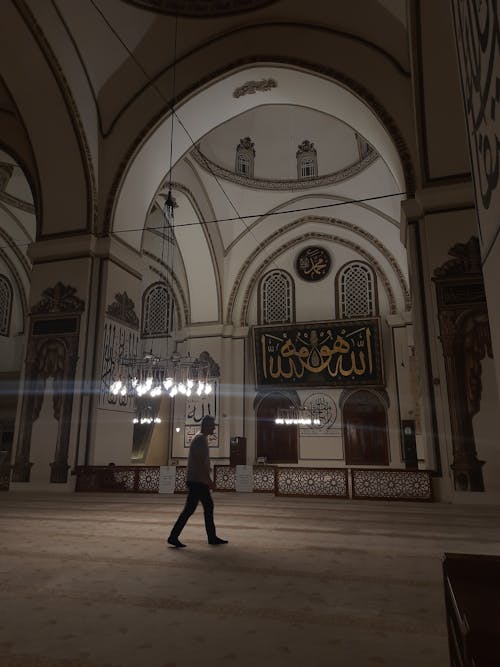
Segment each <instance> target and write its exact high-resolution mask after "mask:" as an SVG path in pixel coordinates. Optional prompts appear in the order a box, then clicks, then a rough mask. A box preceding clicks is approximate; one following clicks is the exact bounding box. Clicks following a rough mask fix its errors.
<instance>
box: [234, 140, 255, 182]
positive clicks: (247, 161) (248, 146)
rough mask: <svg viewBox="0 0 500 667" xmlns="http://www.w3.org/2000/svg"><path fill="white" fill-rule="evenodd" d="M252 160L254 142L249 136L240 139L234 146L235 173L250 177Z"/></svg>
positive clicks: (253, 156)
mask: <svg viewBox="0 0 500 667" xmlns="http://www.w3.org/2000/svg"><path fill="white" fill-rule="evenodd" d="M254 161H255V144H254V143H253V141H252V140H251V139H250V137H244V138H243V139H240V143H239V144H238V146H236V173H237V174H241V175H242V176H247V177H248V178H252V177H253V167H254Z"/></svg>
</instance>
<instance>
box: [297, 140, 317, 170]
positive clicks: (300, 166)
mask: <svg viewBox="0 0 500 667" xmlns="http://www.w3.org/2000/svg"><path fill="white" fill-rule="evenodd" d="M295 156H296V158H297V176H298V178H299V179H303V178H312V177H314V176H317V175H318V156H317V153H316V149H315V148H314V143H313V142H312V141H309V140H308V139H305V140H304V141H303V142H302V143H301V144H299V146H298V150H297V152H296V154H295Z"/></svg>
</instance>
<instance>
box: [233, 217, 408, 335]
mask: <svg viewBox="0 0 500 667" xmlns="http://www.w3.org/2000/svg"><path fill="white" fill-rule="evenodd" d="M307 222H320V223H323V224H327V225H328V226H329V227H331V226H332V225H333V226H336V227H340V228H341V229H346V230H349V231H352V232H353V233H355V234H356V235H358V236H361V237H362V238H364V239H366V241H368V243H369V244H370V245H372V246H374V247H375V248H376V249H377V250H378V251H379V252H380V254H382V256H383V257H384V258H385V259H386V261H387V262H388V263H389V264H390V266H391V268H392V270H393V272H394V274H395V276H396V280H397V281H398V283H399V286H400V289H401V293H402V296H403V299H404V305H405V309H406V310H410V309H411V296H410V291H409V287H408V284H407V282H406V279H405V277H404V275H403V272H402V271H401V268H400V266H399V264H398V262H397V260H396V258H395V257H394V255H392V253H390V252H389V250H388V249H387V248H386V247H385V246H384V244H383V243H382V242H381V241H379V240H378V239H377V238H376V237H375V236H373V235H372V234H369V233H368V232H366V231H365V230H364V229H362V228H361V227H358V226H357V225H355V224H353V223H348V222H344V221H343V220H336V219H330V218H318V217H316V216H307V217H306V218H301V219H299V220H295V221H293V222H291V223H289V224H288V225H285V226H284V227H281V228H280V229H278V230H276V232H274V233H273V234H271V235H270V236H269V237H267V238H266V239H265V240H264V241H263V242H262V243H260V244H259V245H258V246H257V248H255V250H254V251H253V253H252V254H251V255H250V256H249V257H248V259H247V260H246V262H245V263H244V265H243V266H242V267H241V269H240V271H239V273H238V275H237V276H236V278H235V280H234V284H233V289H232V290H231V294H230V297H229V302H228V306H227V315H226V321H227V322H231V321H232V317H233V312H234V307H235V303H236V297H237V294H238V292H239V290H240V287H241V284H242V282H243V279H244V276H245V274H246V273H247V271H248V270H249V269H250V266H251V265H252V264H253V262H254V261H255V260H256V258H257V257H258V255H259V254H260V252H262V250H264V249H265V248H267V247H268V246H269V244H270V243H271V242H272V241H274V240H275V239H277V238H279V237H281V236H282V235H283V234H285V233H287V232H290V231H293V230H294V229H296V228H298V227H300V226H301V225H303V224H304V223H307ZM314 238H315V239H322V240H326V241H332V242H336V243H339V244H341V245H344V246H347V247H349V248H351V249H353V250H355V251H356V252H358V253H359V254H360V255H361V256H362V257H363V259H364V260H365V261H367V262H368V263H369V264H370V265H371V266H373V268H374V269H375V272H376V274H377V276H378V277H379V279H380V280H381V282H382V285H383V286H384V289H385V291H386V293H387V296H388V299H389V304H390V308H391V313H395V312H396V298H395V295H394V292H393V290H392V287H391V284H390V281H389V279H388V277H387V275H386V274H385V272H384V270H383V268H382V266H381V265H380V263H379V262H378V261H377V260H376V258H375V257H374V256H373V255H372V254H371V253H369V252H368V251H366V250H365V249H364V248H362V247H361V246H360V245H359V244H356V243H354V242H353V241H350V240H348V239H344V238H342V237H340V236H337V235H332V234H326V233H321V232H307V233H305V234H301V235H300V236H299V237H294V238H293V239H291V240H290V241H288V242H287V243H285V244H283V245H281V246H280V247H279V248H278V249H277V250H275V251H274V252H273V253H271V255H269V256H268V257H267V258H266V259H265V260H264V261H263V262H262V263H261V264H260V266H259V267H258V269H257V270H256V271H255V272H254V274H253V276H252V277H251V278H250V281H249V283H248V285H247V288H246V290H245V297H244V301H243V306H242V313H241V317H240V321H241V323H242V325H243V326H244V322H246V320H247V310H248V305H249V301H250V295H251V293H252V290H253V288H254V286H255V284H256V283H257V282H258V281H259V280H260V279H261V277H262V275H263V274H264V272H265V271H266V270H267V269H268V268H270V265H271V264H272V262H273V261H274V260H275V259H276V258H277V257H278V256H279V255H281V254H282V253H283V252H285V251H286V250H288V249H289V248H291V247H293V246H294V245H296V244H298V243H300V242H302V241H304V240H305V239H314Z"/></svg>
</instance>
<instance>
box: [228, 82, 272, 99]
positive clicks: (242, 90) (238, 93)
mask: <svg viewBox="0 0 500 667" xmlns="http://www.w3.org/2000/svg"><path fill="white" fill-rule="evenodd" d="M277 86H278V84H277V82H276V80H275V79H260V80H259V81H247V82H246V83H244V84H243V85H242V86H238V88H235V90H234V92H233V97H235V98H236V99H238V98H239V97H243V96H244V95H254V94H255V93H257V92H259V93H266V92H268V91H269V90H272V89H273V88H276V87H277Z"/></svg>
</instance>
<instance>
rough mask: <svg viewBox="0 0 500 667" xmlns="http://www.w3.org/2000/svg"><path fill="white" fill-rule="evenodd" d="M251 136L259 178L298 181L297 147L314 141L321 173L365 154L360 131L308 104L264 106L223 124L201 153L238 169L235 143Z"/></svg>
mask: <svg viewBox="0 0 500 667" xmlns="http://www.w3.org/2000/svg"><path fill="white" fill-rule="evenodd" d="M245 137H249V138H250V139H251V141H252V142H253V144H254V150H255V158H254V174H253V176H254V178H255V179H266V180H279V181H282V180H297V157H296V154H297V149H298V147H299V145H300V144H302V143H303V142H304V141H310V142H312V143H313V144H314V148H315V149H316V156H317V165H318V176H319V177H322V176H326V175H329V174H334V173H337V172H341V171H343V170H346V168H348V167H350V166H351V165H356V164H358V163H359V162H360V160H361V158H362V153H361V152H360V151H361V150H362V147H361V143H362V139H361V138H359V139H358V136H357V134H356V132H355V131H354V130H353V129H352V128H351V127H349V126H348V125H346V124H345V123H343V122H341V121H339V120H337V119H336V118H334V117H333V116H328V115H326V114H324V113H320V112H317V111H314V110H312V109H308V108H305V107H298V106H289V105H287V106H286V107H284V106H283V105H279V104H278V105H264V106H260V107H257V108H255V109H252V110H251V111H248V112H246V113H243V114H241V115H240V116H238V117H236V118H233V119H232V120H230V121H228V122H227V123H224V124H223V125H221V126H220V127H218V128H216V129H215V130H213V131H212V132H210V133H209V134H208V135H206V136H205V137H204V138H203V139H202V140H201V141H200V142H199V144H198V147H199V150H200V152H201V153H202V155H203V156H204V157H205V158H207V159H208V160H209V161H210V162H211V163H213V164H215V165H217V166H218V167H220V168H222V169H223V170H226V171H228V172H233V173H234V172H235V161H236V147H237V146H238V144H239V143H240V140H241V139H243V138H245Z"/></svg>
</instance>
